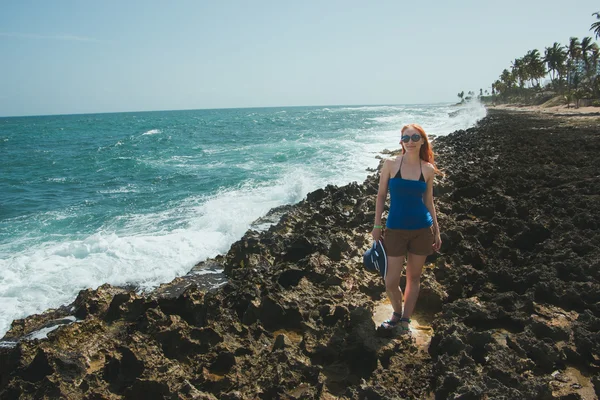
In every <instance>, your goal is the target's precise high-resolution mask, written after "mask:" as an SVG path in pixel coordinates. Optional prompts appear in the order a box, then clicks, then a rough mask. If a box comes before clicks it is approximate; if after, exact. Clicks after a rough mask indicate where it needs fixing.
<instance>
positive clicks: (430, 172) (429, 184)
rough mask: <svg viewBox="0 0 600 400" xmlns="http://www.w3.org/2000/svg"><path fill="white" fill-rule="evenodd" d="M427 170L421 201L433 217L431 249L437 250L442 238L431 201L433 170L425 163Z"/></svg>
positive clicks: (440, 245)
mask: <svg viewBox="0 0 600 400" xmlns="http://www.w3.org/2000/svg"><path fill="white" fill-rule="evenodd" d="M427 172H428V174H427V175H428V177H427V179H426V181H427V190H426V191H425V193H424V194H423V201H424V202H425V206H426V207H427V209H428V210H429V213H430V214H431V218H432V219H433V235H434V239H435V241H434V243H433V250H435V251H439V249H440V248H441V247H442V239H441V237H440V227H439V225H438V221H437V214H436V213H435V205H434V203H433V177H434V175H435V172H434V170H433V166H432V165H431V164H428V165H427Z"/></svg>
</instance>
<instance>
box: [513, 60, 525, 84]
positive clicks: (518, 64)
mask: <svg viewBox="0 0 600 400" xmlns="http://www.w3.org/2000/svg"><path fill="white" fill-rule="evenodd" d="M512 75H513V76H514V77H515V78H516V80H518V81H519V87H520V88H522V87H523V86H524V85H525V81H527V80H528V77H527V71H526V70H525V63H524V61H523V59H522V58H515V61H513V63H512Z"/></svg>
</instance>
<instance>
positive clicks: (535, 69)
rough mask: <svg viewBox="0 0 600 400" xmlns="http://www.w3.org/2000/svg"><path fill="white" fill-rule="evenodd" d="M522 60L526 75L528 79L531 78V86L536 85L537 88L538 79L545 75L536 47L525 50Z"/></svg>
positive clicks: (538, 84)
mask: <svg viewBox="0 0 600 400" xmlns="http://www.w3.org/2000/svg"><path fill="white" fill-rule="evenodd" d="M523 60H524V63H525V69H526V71H527V76H528V77H529V79H531V86H537V87H538V88H539V86H540V79H541V78H543V77H544V76H546V68H544V62H543V61H542V59H541V57H540V52H539V51H538V50H537V49H535V50H530V51H528V52H527V54H526V55H525V57H524V58H523ZM534 81H535V85H534Z"/></svg>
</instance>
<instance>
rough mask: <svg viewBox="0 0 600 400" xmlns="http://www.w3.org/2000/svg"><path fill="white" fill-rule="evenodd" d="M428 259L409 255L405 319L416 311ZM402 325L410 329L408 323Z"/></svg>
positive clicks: (403, 313) (405, 291) (405, 292)
mask: <svg viewBox="0 0 600 400" xmlns="http://www.w3.org/2000/svg"><path fill="white" fill-rule="evenodd" d="M426 258H427V256H419V255H416V254H411V253H408V257H407V262H406V288H405V290H404V294H405V297H404V311H403V312H402V316H403V317H404V318H410V317H411V315H412V313H413V311H414V310H415V305H416V304H417V298H418V297H419V289H420V288H421V273H422V272H423V264H425V259H426ZM386 287H387V286H386ZM402 325H403V326H405V327H408V323H407V322H403V323H402Z"/></svg>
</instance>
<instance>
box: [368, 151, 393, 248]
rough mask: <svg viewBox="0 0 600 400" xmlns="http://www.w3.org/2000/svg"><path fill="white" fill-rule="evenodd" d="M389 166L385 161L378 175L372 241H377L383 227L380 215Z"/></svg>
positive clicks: (386, 189) (383, 202)
mask: <svg viewBox="0 0 600 400" xmlns="http://www.w3.org/2000/svg"><path fill="white" fill-rule="evenodd" d="M390 164H392V161H391V160H390V159H387V160H385V161H384V163H383V167H381V171H380V173H379V190H378V191H377V201H376V202H375V223H374V226H373V232H371V235H372V236H373V239H374V240H379V239H380V238H381V231H382V229H383V225H381V214H383V209H384V208H385V200H386V199H387V191H388V181H389V180H390V172H389V169H390Z"/></svg>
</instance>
